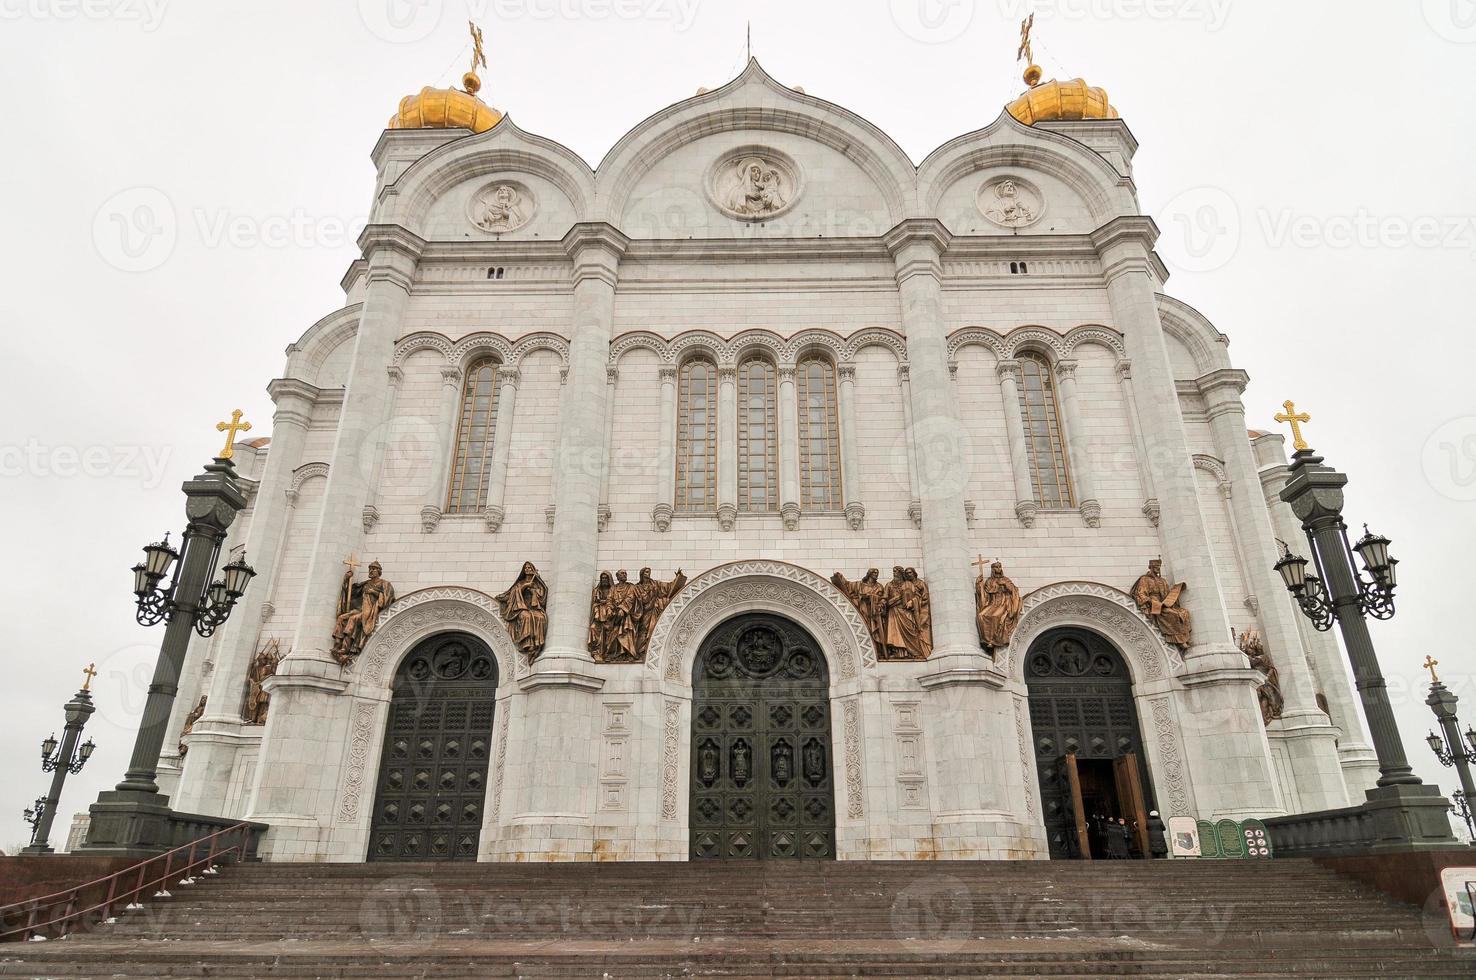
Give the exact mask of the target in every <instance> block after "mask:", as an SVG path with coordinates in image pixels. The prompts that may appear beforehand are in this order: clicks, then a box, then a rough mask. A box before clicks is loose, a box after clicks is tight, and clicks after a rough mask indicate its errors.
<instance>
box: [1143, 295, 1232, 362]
mask: <svg viewBox="0 0 1476 980" xmlns="http://www.w3.org/2000/svg"><path fill="white" fill-rule="evenodd" d="M1158 315H1159V319H1160V321H1161V322H1162V323H1163V331H1164V333H1166V334H1168V335H1169V336H1170V337H1172V338H1173V339H1174V340H1177V341H1178V342H1179V343H1181V344H1183V345H1184V347H1185V348H1186V349H1188V351H1189V355H1190V357H1192V358H1193V359H1194V366H1195V370H1197V371H1198V372H1199V377H1203V376H1204V375H1206V374H1209V373H1210V372H1212V371H1217V370H1220V369H1221V368H1228V367H1230V355H1229V352H1228V350H1227V348H1228V347H1229V344H1230V338H1228V337H1226V336H1225V335H1224V334H1222V333H1220V331H1219V330H1217V329H1215V326H1214V324H1212V323H1210V322H1209V320H1208V319H1207V318H1206V317H1205V315H1204V314H1203V313H1200V312H1199V311H1198V310H1196V309H1195V308H1194V307H1192V306H1190V305H1189V304H1188V303H1185V302H1184V301H1182V300H1178V299H1174V298H1173V297H1172V296H1167V295H1165V294H1163V293H1159V294H1158Z"/></svg>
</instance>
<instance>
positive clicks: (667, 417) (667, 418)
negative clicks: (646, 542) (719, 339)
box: [651, 364, 677, 532]
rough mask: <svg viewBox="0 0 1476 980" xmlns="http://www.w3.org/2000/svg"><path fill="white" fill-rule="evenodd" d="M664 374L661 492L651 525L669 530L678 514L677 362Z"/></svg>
mask: <svg viewBox="0 0 1476 980" xmlns="http://www.w3.org/2000/svg"><path fill="white" fill-rule="evenodd" d="M660 376H661V432H660V435H659V436H658V438H659V439H660V442H659V443H658V447H659V448H658V449H657V451H656V453H657V454H656V473H657V483H656V485H657V486H658V487H659V488H660V492H659V493H658V495H657V498H656V506H655V507H654V508H652V510H651V526H652V527H654V528H655V529H656V530H657V531H661V532H666V531H670V530H671V518H672V515H673V514H675V513H676V440H677V417H676V413H677V390H676V383H677V369H676V365H674V364H663V365H661V369H660Z"/></svg>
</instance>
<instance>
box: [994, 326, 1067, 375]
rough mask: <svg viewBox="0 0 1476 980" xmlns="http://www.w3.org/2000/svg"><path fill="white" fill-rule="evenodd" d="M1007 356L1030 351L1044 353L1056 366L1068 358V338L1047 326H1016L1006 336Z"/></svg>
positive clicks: (1015, 355) (1016, 355)
mask: <svg viewBox="0 0 1476 980" xmlns="http://www.w3.org/2000/svg"><path fill="white" fill-rule="evenodd" d="M1004 345H1005V350H1006V351H1007V353H1006V355H1005V356H1006V357H1019V356H1020V355H1021V354H1024V353H1026V352H1028V351H1034V352H1035V353H1038V354H1043V355H1044V356H1045V358H1046V360H1048V361H1050V362H1051V366H1052V367H1054V366H1055V365H1056V364H1057V363H1058V362H1060V361H1062V360H1065V358H1066V352H1067V348H1066V338H1064V337H1062V336H1061V335H1060V334H1058V333H1056V331H1054V330H1048V329H1046V328H1045V327H1038V326H1033V325H1032V326H1025V327H1016V328H1015V329H1014V330H1011V331H1010V332H1009V333H1008V334H1006V335H1005V338H1004Z"/></svg>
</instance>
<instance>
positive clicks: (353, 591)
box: [333, 561, 395, 664]
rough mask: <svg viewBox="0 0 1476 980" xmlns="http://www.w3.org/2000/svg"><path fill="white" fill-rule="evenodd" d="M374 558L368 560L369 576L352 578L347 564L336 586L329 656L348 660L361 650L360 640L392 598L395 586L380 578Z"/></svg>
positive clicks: (362, 641) (376, 623) (368, 633)
mask: <svg viewBox="0 0 1476 980" xmlns="http://www.w3.org/2000/svg"><path fill="white" fill-rule="evenodd" d="M383 574H384V569H383V567H382V566H381V565H380V564H379V562H377V561H372V562H370V563H369V577H368V578H367V579H365V580H364V581H363V582H355V581H354V569H353V566H352V565H350V566H349V569H348V571H346V572H344V573H343V584H342V586H341V587H340V588H339V590H338V618H337V619H336V620H335V621H334V624H333V659H335V660H337V661H338V662H339V663H340V664H348V663H349V662H350V661H352V660H353V659H354V658H355V657H357V656H358V655H359V654H360V653H361V652H363V650H364V644H365V643H367V642H368V641H369V637H371V636H373V635H374V630H375V628H376V627H378V626H379V616H380V614H381V613H383V612H384V610H385V607H386V606H388V605H389V604H390V603H392V602H394V601H395V587H394V586H393V585H390V584H389V580H388V579H385V578H383V577H382V576H383Z"/></svg>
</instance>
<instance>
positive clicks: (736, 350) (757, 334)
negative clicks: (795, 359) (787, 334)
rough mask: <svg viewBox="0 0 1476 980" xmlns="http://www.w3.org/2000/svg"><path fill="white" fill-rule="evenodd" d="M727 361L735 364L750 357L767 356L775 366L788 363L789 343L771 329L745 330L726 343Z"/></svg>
mask: <svg viewBox="0 0 1476 980" xmlns="http://www.w3.org/2000/svg"><path fill="white" fill-rule="evenodd" d="M727 347H728V350H727V355H726V356H727V361H726V363H727V364H729V365H733V366H737V365H738V363H739V362H741V361H744V360H747V359H748V358H750V357H754V356H758V357H762V358H767V359H768V360H769V361H770V362H771V363H772V364H773V365H774V366H775V367H778V366H779V365H781V364H785V363H788V362H789V360H790V358H789V350H788V348H789V345H788V344H786V343H785V342H784V340H783V339H782V338H780V336H779V335H778V334H776V333H774V332H773V331H772V330H745V331H743V332H742V333H740V334H738V335H737V336H736V337H734V338H733V339H732V340H730V341H728V344H727Z"/></svg>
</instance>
